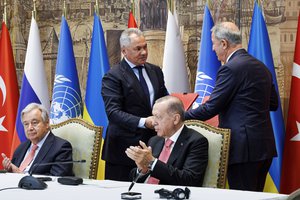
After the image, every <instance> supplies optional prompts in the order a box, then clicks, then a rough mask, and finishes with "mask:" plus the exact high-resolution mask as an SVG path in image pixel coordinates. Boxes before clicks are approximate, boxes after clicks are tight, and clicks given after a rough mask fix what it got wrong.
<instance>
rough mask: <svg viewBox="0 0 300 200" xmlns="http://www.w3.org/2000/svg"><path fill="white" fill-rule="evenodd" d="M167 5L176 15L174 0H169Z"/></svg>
mask: <svg viewBox="0 0 300 200" xmlns="http://www.w3.org/2000/svg"><path fill="white" fill-rule="evenodd" d="M167 3H168V8H169V10H170V11H171V13H172V14H173V13H174V4H173V1H172V0H168V1H167Z"/></svg>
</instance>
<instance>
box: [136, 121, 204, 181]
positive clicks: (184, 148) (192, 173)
mask: <svg viewBox="0 0 300 200" xmlns="http://www.w3.org/2000/svg"><path fill="white" fill-rule="evenodd" d="M164 141H165V139H164V138H162V137H159V136H154V137H152V138H151V139H150V140H149V146H151V147H152V153H153V156H154V157H155V158H158V157H159V155H160V152H161V151H162V149H163V146H164ZM207 162H208V141H207V139H206V138H205V137H204V136H203V135H201V134H200V133H198V132H197V131H195V130H193V129H190V128H187V127H186V126H184V128H183V129H182V131H181V133H180V135H179V137H178V139H177V141H176V143H175V144H174V147H173V150H172V152H171V155H170V157H169V160H168V161H167V163H163V162H161V161H160V160H157V163H156V165H155V167H154V168H153V171H152V172H151V173H150V175H151V176H153V177H155V178H157V179H159V180H160V182H159V184H167V185H185V186H197V187H200V186H202V183H203V179H204V174H205V170H206V166H207ZM136 171H137V169H136V168H135V169H133V170H132V174H131V176H132V177H133V176H136ZM148 175H149V174H146V175H145V176H142V177H141V178H140V179H139V180H138V182H144V181H145V180H146V178H147V177H148Z"/></svg>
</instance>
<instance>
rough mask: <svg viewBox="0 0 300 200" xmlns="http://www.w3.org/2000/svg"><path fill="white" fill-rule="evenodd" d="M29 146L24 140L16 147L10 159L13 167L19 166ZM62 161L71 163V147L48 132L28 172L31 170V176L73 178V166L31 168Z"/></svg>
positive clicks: (60, 165)
mask: <svg viewBox="0 0 300 200" xmlns="http://www.w3.org/2000/svg"><path fill="white" fill-rule="evenodd" d="M30 145H31V142H30V140H26V141H25V142H23V143H21V144H20V145H19V146H18V148H17V149H16V150H15V152H14V155H13V158H12V163H13V164H14V165H16V166H17V167H19V166H20V165H21V162H22V161H23V159H24V156H25V154H26V151H27V149H28V148H29V147H30ZM63 161H72V146H71V144H70V143H69V142H68V141H66V140H64V139H62V138H59V137H57V136H54V134H53V133H52V132H50V133H49V135H48V137H47V138H46V140H45V142H44V144H43V146H42V147H41V149H40V151H39V152H38V154H37V156H36V158H35V159H34V161H33V163H32V165H31V168H30V169H29V170H32V169H33V174H43V175H51V176H74V174H73V169H72V168H73V164H53V165H47V166H36V167H35V169H34V168H33V166H34V165H35V164H36V163H37V164H42V163H49V162H63Z"/></svg>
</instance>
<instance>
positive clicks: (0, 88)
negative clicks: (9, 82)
mask: <svg viewBox="0 0 300 200" xmlns="http://www.w3.org/2000/svg"><path fill="white" fill-rule="evenodd" d="M0 91H1V93H2V96H3V100H2V106H3V105H4V103H5V101H6V86H5V83H4V80H3V78H2V77H1V76H0ZM5 117H6V116H3V117H1V116H0V131H5V132H7V129H6V128H5V127H4V126H3V125H2V124H3V121H4V119H5Z"/></svg>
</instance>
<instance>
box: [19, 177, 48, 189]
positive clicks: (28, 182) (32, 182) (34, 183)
mask: <svg viewBox="0 0 300 200" xmlns="http://www.w3.org/2000/svg"><path fill="white" fill-rule="evenodd" d="M47 186H48V185H47V184H46V183H44V182H43V181H41V180H39V179H37V178H35V177H33V176H24V177H23V178H21V180H20V181H19V185H18V187H19V188H23V189H27V190H44V189H46V188H47Z"/></svg>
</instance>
